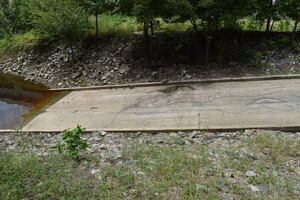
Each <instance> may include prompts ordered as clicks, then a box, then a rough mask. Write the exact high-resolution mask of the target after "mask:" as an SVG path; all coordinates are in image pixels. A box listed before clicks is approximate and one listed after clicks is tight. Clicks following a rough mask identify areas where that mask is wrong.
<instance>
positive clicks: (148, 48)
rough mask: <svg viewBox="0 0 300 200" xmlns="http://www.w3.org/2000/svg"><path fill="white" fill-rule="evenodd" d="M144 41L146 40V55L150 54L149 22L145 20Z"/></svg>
mask: <svg viewBox="0 0 300 200" xmlns="http://www.w3.org/2000/svg"><path fill="white" fill-rule="evenodd" d="M143 32H144V42H145V51H146V55H147V56H149V50H150V40H149V22H148V21H145V22H144V30H143Z"/></svg>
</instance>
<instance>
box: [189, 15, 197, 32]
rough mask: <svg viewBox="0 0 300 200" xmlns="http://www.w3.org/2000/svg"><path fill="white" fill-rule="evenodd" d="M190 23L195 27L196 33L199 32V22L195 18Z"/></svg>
mask: <svg viewBox="0 0 300 200" xmlns="http://www.w3.org/2000/svg"><path fill="white" fill-rule="evenodd" d="M190 22H191V24H192V26H193V29H194V31H196V32H198V27H197V22H196V20H195V19H194V18H190Z"/></svg>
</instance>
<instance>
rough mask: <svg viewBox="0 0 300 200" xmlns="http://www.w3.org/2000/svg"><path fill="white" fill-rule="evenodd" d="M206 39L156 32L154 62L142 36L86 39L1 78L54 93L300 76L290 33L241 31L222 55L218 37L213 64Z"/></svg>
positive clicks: (27, 56) (29, 60)
mask: <svg viewBox="0 0 300 200" xmlns="http://www.w3.org/2000/svg"><path fill="white" fill-rule="evenodd" d="M202 40H203V39H202V38H201V37H200V38H198V37H196V36H194V35H193V34H192V33H191V32H182V33H181V32H179V33H168V34H167V33H157V34H156V35H155V37H154V44H153V45H154V46H153V49H154V50H153V56H152V58H151V60H150V61H149V59H147V58H146V57H145V56H144V54H143V37H142V35H140V34H130V35H126V36H114V37H110V38H108V39H107V40H101V39H100V40H94V39H87V40H85V41H83V42H82V43H78V44H76V45H75V46H74V47H73V48H74V55H71V49H70V48H69V47H67V46H65V45H58V46H56V47H51V48H50V47H39V48H36V49H34V50H31V51H29V52H23V53H21V54H19V55H18V56H13V57H11V58H6V59H4V60H1V61H0V73H1V72H2V73H10V74H14V75H18V76H21V77H23V78H25V79H26V80H30V81H33V82H38V83H43V84H45V85H47V86H49V87H51V88H62V87H83V86H101V85H108V84H109V85H114V84H128V83H141V82H157V81H161V82H167V81H179V80H198V79H208V78H230V77H249V76H265V75H283V74H284V75H289V74H299V73H300V56H299V46H300V45H299V41H298V42H296V43H294V44H293V46H294V47H291V45H290V40H289V34H288V33H270V34H267V33H263V32H239V33H237V34H236V35H235V36H234V37H232V38H230V39H228V41H227V42H226V45H225V48H224V51H222V53H220V52H219V51H218V49H219V47H218V44H219V43H218V42H219V41H218V40H219V39H218V38H216V39H215V41H214V43H213V46H212V53H211V61H210V63H209V64H208V65H207V64H205V63H204V60H205V59H204V56H205V51H204V50H203V48H204V47H205V44H203V41H202ZM236 44H239V45H236ZM73 56H74V58H75V60H73V58H72V57H73ZM220 56H221V57H223V59H221V58H220ZM220 59H221V60H220Z"/></svg>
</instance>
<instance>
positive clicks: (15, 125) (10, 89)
mask: <svg viewBox="0 0 300 200" xmlns="http://www.w3.org/2000/svg"><path fill="white" fill-rule="evenodd" d="M59 96H61V94H60V93H55V92H50V91H48V88H47V87H45V86H44V85H41V84H34V83H31V82H28V81H25V80H23V79H21V78H19V77H17V76H12V75H7V74H0V129H2V130H3V129H20V128H21V127H22V126H24V125H25V124H26V122H27V121H28V120H29V119H31V118H32V117H34V116H35V115H37V114H38V113H40V112H41V111H42V110H43V108H45V107H46V106H48V105H50V104H51V103H52V102H54V101H55V100H56V99H57V98H59Z"/></svg>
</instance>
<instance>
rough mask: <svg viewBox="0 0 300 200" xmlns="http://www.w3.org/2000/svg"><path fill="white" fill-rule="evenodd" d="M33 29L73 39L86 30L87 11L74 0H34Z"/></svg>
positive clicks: (52, 35)
mask: <svg viewBox="0 0 300 200" xmlns="http://www.w3.org/2000/svg"><path fill="white" fill-rule="evenodd" d="M33 10H34V11H33V17H32V24H33V27H34V30H35V31H36V32H37V33H39V34H42V35H48V36H50V37H52V38H58V39H64V40H67V41H74V40H77V39H80V38H81V37H82V36H83V34H84V33H85V32H86V31H87V30H88V27H89V24H88V22H87V13H86V12H85V11H84V9H83V8H81V7H80V6H79V5H78V3H77V2H76V1H75V0H43V1H39V0H35V3H34V9H33Z"/></svg>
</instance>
